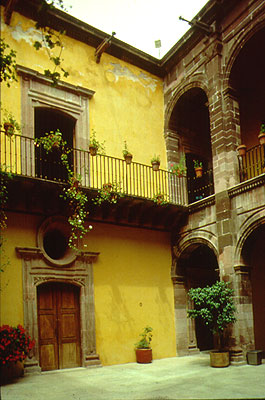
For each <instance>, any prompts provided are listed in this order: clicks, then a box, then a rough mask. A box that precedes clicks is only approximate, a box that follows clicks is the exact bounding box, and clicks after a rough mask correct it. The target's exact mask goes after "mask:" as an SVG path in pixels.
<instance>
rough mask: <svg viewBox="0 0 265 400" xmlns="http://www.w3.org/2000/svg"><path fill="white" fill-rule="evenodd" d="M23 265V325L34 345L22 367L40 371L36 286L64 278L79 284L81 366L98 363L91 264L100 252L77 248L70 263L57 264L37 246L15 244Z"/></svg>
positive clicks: (63, 279) (30, 370)
mask: <svg viewBox="0 0 265 400" xmlns="http://www.w3.org/2000/svg"><path fill="white" fill-rule="evenodd" d="M16 251H17V254H18V255H19V256H20V257H21V259H22V267H23V305H24V326H25V329H26V330H27V331H28V332H29V334H30V336H31V337H32V339H34V340H35V346H34V348H33V350H32V354H30V355H29V357H28V358H27V359H26V360H25V371H27V372H34V371H40V366H39V340H38V315H37V286H38V285H40V284H42V283H44V282H67V283H70V284H74V285H78V286H80V336H81V354H82V356H81V360H82V366H84V367H87V366H90V365H99V364H100V360H99V356H98V354H97V353H96V332H95V304H94V279H93V265H92V263H93V262H94V261H95V259H96V258H97V256H98V255H99V253H93V252H80V253H78V254H77V255H76V257H75V260H74V261H73V262H72V264H71V265H69V266H58V265H56V264H53V263H51V262H49V261H47V259H46V258H45V257H44V254H43V251H42V250H41V249H40V248H39V247H17V248H16Z"/></svg>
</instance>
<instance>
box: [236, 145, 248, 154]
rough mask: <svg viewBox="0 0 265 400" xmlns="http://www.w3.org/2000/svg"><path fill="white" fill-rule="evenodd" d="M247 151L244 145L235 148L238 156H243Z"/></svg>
mask: <svg viewBox="0 0 265 400" xmlns="http://www.w3.org/2000/svg"><path fill="white" fill-rule="evenodd" d="M246 151H247V146H246V145H245V144H241V145H240V146H238V147H237V152H238V155H239V156H244V155H245V154H246Z"/></svg>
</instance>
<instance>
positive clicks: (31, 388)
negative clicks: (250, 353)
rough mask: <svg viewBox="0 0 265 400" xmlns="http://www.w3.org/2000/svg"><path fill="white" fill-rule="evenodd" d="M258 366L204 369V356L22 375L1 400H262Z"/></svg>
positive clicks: (264, 389) (264, 369)
mask: <svg viewBox="0 0 265 400" xmlns="http://www.w3.org/2000/svg"><path fill="white" fill-rule="evenodd" d="M264 362H265V360H263V364H261V365H255V366H254V365H247V364H244V365H239V366H234V365H230V366H229V367H227V368H212V367H210V366H209V355H208V354H206V353H201V354H199V355H192V356H187V357H174V358H167V359H162V360H154V361H153V362H152V363H151V364H137V363H130V364H123V365H114V366H107V367H102V368H90V369H85V368H75V369H70V370H69V369H66V370H60V371H51V372H42V373H40V374H36V375H26V376H24V377H22V378H19V379H18V380H16V382H14V383H11V384H7V385H4V386H2V387H1V400H116V399H117V400H122V399H126V400H127V399H128V400H130V399H132V400H148V399H152V400H162V399H168V400H175V399H176V400H177V399H265V363H264Z"/></svg>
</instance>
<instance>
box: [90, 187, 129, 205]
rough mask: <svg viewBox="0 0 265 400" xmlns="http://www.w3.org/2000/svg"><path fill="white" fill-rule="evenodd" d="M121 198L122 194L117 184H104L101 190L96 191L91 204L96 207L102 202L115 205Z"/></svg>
mask: <svg viewBox="0 0 265 400" xmlns="http://www.w3.org/2000/svg"><path fill="white" fill-rule="evenodd" d="M122 196H123V193H122V192H121V189H120V186H119V185H118V184H117V183H104V184H103V186H102V188H101V189H99V190H98V195H97V197H95V198H94V199H92V202H93V203H94V204H96V205H100V204H102V203H104V202H108V203H112V204H116V203H117V202H118V200H119V199H120V198H121V197H122Z"/></svg>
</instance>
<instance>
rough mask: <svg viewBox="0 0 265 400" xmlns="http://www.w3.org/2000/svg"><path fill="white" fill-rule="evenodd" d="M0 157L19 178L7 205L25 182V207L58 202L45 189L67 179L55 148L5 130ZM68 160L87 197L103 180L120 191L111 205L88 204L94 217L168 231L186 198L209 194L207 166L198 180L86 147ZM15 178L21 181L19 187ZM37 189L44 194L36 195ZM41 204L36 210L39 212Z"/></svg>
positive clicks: (184, 209)
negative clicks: (93, 152)
mask: <svg viewBox="0 0 265 400" xmlns="http://www.w3.org/2000/svg"><path fill="white" fill-rule="evenodd" d="M0 157H1V158H0V159H1V164H2V165H5V166H6V167H7V168H8V170H10V171H11V172H12V173H13V174H14V176H15V181H16V182H17V184H16V188H15V187H14V188H13V193H12V196H9V197H10V199H11V198H12V201H11V200H10V202H9V204H11V203H12V207H11V208H18V207H19V206H18V204H17V202H18V198H17V195H16V193H17V191H18V190H19V192H20V194H21V193H24V192H25V187H26V188H27V190H28V191H29V193H28V195H27V200H25V205H24V209H25V207H26V208H27V209H28V210H29V209H30V210H31V211H32V210H33V209H34V207H35V208H36V204H38V203H39V204H40V203H42V207H40V209H41V208H42V209H47V210H52V209H53V208H54V205H53V204H51V202H55V201H56V200H55V197H56V196H54V195H52V196H50V197H49V198H48V195H47V193H51V191H52V189H51V188H54V189H53V190H55V191H57V192H58V193H59V192H60V187H61V186H62V185H64V184H65V183H66V181H67V173H66V170H65V167H64V166H63V165H62V163H61V161H60V153H59V150H53V152H52V153H49V154H46V152H45V150H44V149H43V148H42V147H37V146H36V145H35V144H34V139H33V138H30V137H26V136H23V135H13V136H12V137H11V138H10V137H8V136H6V135H5V134H4V133H3V134H2V137H1V147H0ZM68 160H69V163H70V164H71V166H72V169H73V171H75V174H76V175H77V176H79V177H80V179H81V185H82V188H83V189H84V190H85V191H86V194H87V196H88V197H89V198H90V199H92V198H95V197H96V195H97V193H98V190H99V189H101V188H102V187H103V185H105V184H107V183H108V184H109V183H110V184H112V185H115V186H116V187H117V188H118V190H119V192H120V193H122V197H121V198H120V200H119V202H118V204H116V205H115V207H114V206H113V205H112V206H110V204H102V206H101V207H94V206H93V205H91V207H90V216H91V218H92V219H99V220H102V219H105V220H111V218H112V219H113V222H117V221H126V222H125V223H129V224H130V225H131V224H134V225H136V226H143V224H145V225H147V226H149V227H154V226H156V227H158V228H159V227H160V228H161V229H163V230H164V229H166V230H170V229H171V228H172V226H173V225H176V224H177V223H178V222H179V220H180V219H181V218H182V217H183V215H185V214H186V212H187V205H188V203H192V202H195V201H198V200H200V199H203V198H205V197H207V196H209V195H211V194H212V193H213V177H212V171H211V170H209V171H205V172H204V174H203V177H202V178H199V179H196V178H195V177H194V176H193V175H192V174H188V177H186V176H180V177H179V176H177V175H175V174H174V173H172V172H170V171H166V170H163V169H159V170H158V171H154V170H153V169H152V167H151V166H148V165H144V164H140V163H136V162H132V163H131V164H126V162H125V161H124V160H123V159H119V158H115V157H111V156H106V155H97V156H91V154H90V153H89V151H86V150H81V149H72V150H71V151H70V153H69V154H68ZM191 172H192V173H193V171H191ZM18 182H20V184H19V185H20V186H19V189H18V186H17V185H18ZM26 182H27V184H26V185H25V183H26ZM44 184H45V185H46V186H45V187H46V189H45V190H44V189H43V185H44ZM47 185H49V187H48V186H47ZM13 186H14V185H13ZM41 187H42V188H41ZM55 187H56V189H55ZM58 187H59V189H58ZM11 191H12V188H11ZM32 193H34V197H35V198H36V200H35V202H33V201H32V200H29V199H30V198H31V197H32ZM38 193H42V194H41V195H38ZM160 194H162V195H163V200H164V202H163V206H160V207H158V206H157V203H156V202H154V200H155V199H156V196H157V195H160ZM25 196H26V194H25ZM59 197H60V196H59ZM26 203H27V204H26ZM55 206H56V204H55ZM60 207H62V204H61V203H60V206H59V205H58V204H57V209H54V210H53V212H54V213H55V212H59V211H60V210H61V208H60ZM40 209H39V210H38V211H36V212H41V211H40ZM21 211H22V210H21ZM47 212H48V211H47ZM49 212H51V211H49Z"/></svg>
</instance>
